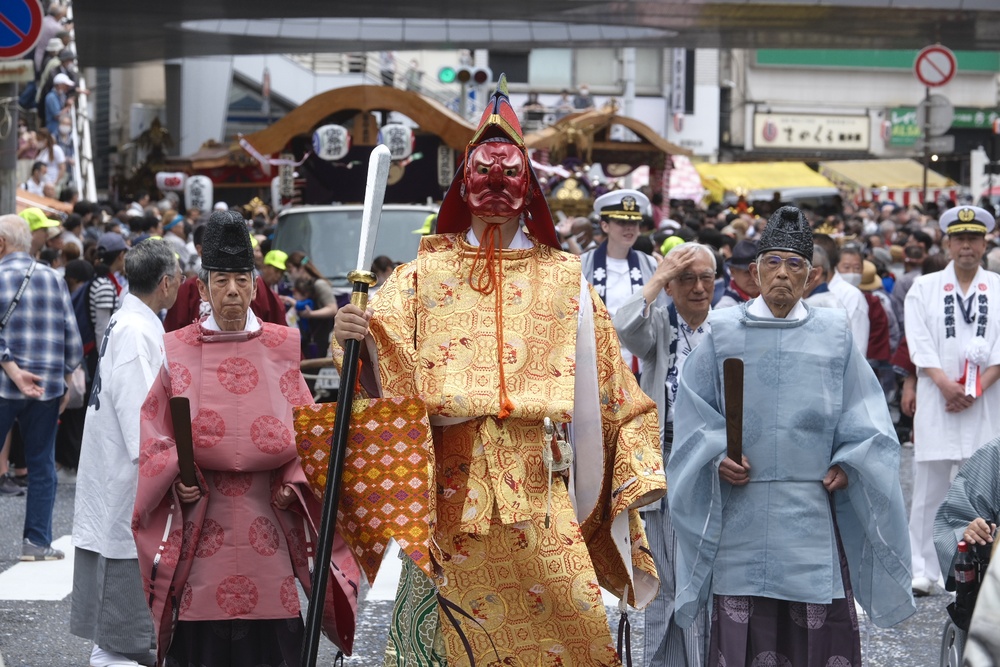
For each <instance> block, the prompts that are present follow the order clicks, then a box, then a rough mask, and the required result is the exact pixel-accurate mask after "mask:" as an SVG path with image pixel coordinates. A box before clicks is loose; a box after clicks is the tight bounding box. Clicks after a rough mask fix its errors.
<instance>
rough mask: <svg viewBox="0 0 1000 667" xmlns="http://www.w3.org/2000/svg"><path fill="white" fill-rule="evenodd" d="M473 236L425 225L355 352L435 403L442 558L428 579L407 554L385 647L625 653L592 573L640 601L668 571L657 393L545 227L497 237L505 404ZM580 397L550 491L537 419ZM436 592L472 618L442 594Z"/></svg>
mask: <svg viewBox="0 0 1000 667" xmlns="http://www.w3.org/2000/svg"><path fill="white" fill-rule="evenodd" d="M476 251H477V249H476V248H475V247H473V246H471V245H470V244H468V243H467V242H466V241H465V239H464V238H461V237H459V236H456V235H440V236H431V237H427V238H425V239H424V240H423V241H422V243H421V247H420V252H419V255H418V258H417V259H416V260H414V261H413V262H411V263H409V264H407V265H405V266H402V267H400V268H399V269H397V270H396V272H395V273H394V274H393V275H392V276H391V277H390V278H389V280H388V281H386V283H385V284H384V285H383V286H382V287H381V288H380V290H379V292H378V293H377V295H376V296H375V297H374V298H373V300H372V302H371V308H372V309H373V310H374V317H373V318H372V321H371V328H370V334H371V336H370V338H368V339H367V340H366V344H365V345H363V346H362V350H363V351H362V356H363V358H365V359H366V361H369V362H374V364H375V365H376V366H377V368H378V374H377V379H376V381H377V382H378V384H379V386H378V387H377V390H378V391H380V392H381V395H383V396H419V397H421V398H422V399H423V400H424V401H425V402H426V404H427V410H428V413H429V415H430V419H431V424H432V426H433V440H434V449H435V452H434V456H435V462H436V466H435V468H436V470H435V474H436V480H434V481H435V482H436V488H437V498H436V505H437V516H436V524H435V526H434V527H433V544H432V547H431V550H432V554H433V556H434V559H435V561H436V565H437V567H438V568H439V572H440V574H439V576H438V577H437V578H436V580H435V581H434V582H430V581H428V580H427V578H426V576H425V575H423V574H422V573H421V572H420V571H419V570H418V569H417V568H416V567H414V566H412V564H410V563H408V562H406V563H405V564H404V577H403V581H402V582H401V584H400V593H399V595H397V606H396V612H395V614H394V618H393V625H392V629H391V630H390V638H389V646H388V649H387V658H386V664H392V665H408V666H409V665H441V664H448V665H452V666H454V665H467V664H469V661H468V658H467V657H466V656H467V651H466V649H465V648H464V647H463V641H462V635H464V636H465V637H466V638H467V639H468V641H469V643H470V644H471V646H472V651H473V653H474V656H475V661H476V664H477V665H487V664H503V665H508V664H510V665H515V664H516V665H576V666H580V667H582V666H586V665H620V664H621V663H620V661H619V659H618V657H617V655H616V652H615V649H614V646H613V644H612V641H611V636H610V632H609V629H608V621H607V616H606V611H605V606H604V603H603V601H602V599H601V593H600V588H599V586H604V587H605V588H607V589H609V590H610V591H612V592H614V593H615V594H617V595H619V596H622V595H626V594H627V596H628V600H629V601H630V602H631V603H632V604H634V605H637V606H644V605H645V604H646V603H648V602H649V601H650V600H652V599H653V597H654V596H655V594H656V590H657V588H658V586H659V582H658V580H657V578H656V573H655V566H654V564H653V560H652V558H651V557H650V554H649V550H648V547H647V545H646V538H645V533H644V532H643V528H642V522H641V520H640V518H639V514H638V512H637V508H638V507H639V506H642V505H645V504H648V503H650V502H653V501H655V500H656V499H658V498H659V497H661V496H662V495H663V494H664V489H665V479H664V476H663V464H662V458H661V454H660V447H659V437H658V427H657V419H656V408H655V406H654V403H653V401H651V400H650V399H649V398H648V397H647V396H646V395H645V394H643V393H642V392H641V391H640V389H639V387H638V385H637V384H636V382H635V379H634V377H633V375H632V373H631V372H630V371H629V370H628V369H627V368H626V367H625V366H624V364H623V362H622V357H621V354H620V352H619V344H618V338H617V336H616V334H615V331H614V329H613V327H612V325H611V321H610V318H609V317H608V314H607V311H606V310H605V309H604V305H603V303H602V301H601V300H600V299H599V298H597V296H596V294H595V293H594V292H593V289H592V288H591V287H590V286H589V285H587V284H586V283H585V282H582V280H581V273H580V262H579V260H578V259H577V258H576V257H574V256H572V255H569V254H566V253H562V252H559V251H556V250H554V249H552V248H550V247H548V246H543V245H539V244H536V245H535V246H534V247H532V248H529V249H524V250H503V251H502V253H500V256H501V260H500V261H501V262H502V272H501V275H502V278H501V281H502V282H501V294H502V299H503V302H502V311H501V312H502V320H501V324H502V327H503V331H502V334H503V342H504V346H503V364H504V375H505V378H506V385H505V386H506V392H507V396H508V397H509V399H510V400H511V401H512V402H513V406H514V407H513V411H512V413H511V414H510V416H509V417H507V418H506V419H503V420H501V419H499V418H498V417H497V415H498V413H499V411H500V400H501V399H500V392H499V387H500V373H499V367H498V364H497V357H498V345H497V335H498V332H497V326H498V317H497V312H496V311H497V308H496V303H495V298H496V295H495V294H494V293H493V292H490V293H488V294H481V293H480V292H478V291H475V290H473V289H472V287H471V286H470V284H469V273H470V268H471V266H472V263H473V259H474V257H475V256H476ZM581 299H582V300H583V301H584V302H585V306H586V307H585V308H584V309H583V312H582V313H581ZM581 322H583V323H585V324H584V325H582V326H581ZM578 330H579V332H580V334H581V338H582V340H578ZM588 336H590V337H592V338H590V339H587V337H588ZM335 347H336V346H335ZM584 347H586V349H587V350H589V352H586V351H584V352H583V353H581V349H583V348H584ZM334 354H335V356H337V357H338V358H340V357H341V355H342V352H341V351H340V350H339V349H335V350H334ZM583 358H589V363H584V361H583ZM369 369H370V366H369V367H368V368H364V367H363V369H362V373H361V375H362V378H363V380H362V381H363V382H364V378H365V376H368V378H369V382H370V381H371V380H372V379H375V378H374V377H373V375H374V374H372V373H369V372H368V370H369ZM578 374H579V375H581V376H582V377H585V378H589V389H588V390H586V391H581V388H580V387H581V384H580V383H581V381H583V380H582V379H581V378H578V377H577V375H578ZM584 384H588V383H587V382H584ZM581 393H583V394H587V396H588V397H589V399H590V400H589V401H588V400H581V395H580V394H581ZM575 413H576V414H578V415H579V416H578V417H577V419H576V422H575V423H574V425H573V427H574V428H573V430H574V431H575V433H574V434H573V435H574V437H573V440H574V448H575V465H574V470H573V472H572V473H571V475H570V480H569V482H568V486H569V488H567V482H566V481H565V479H564V477H563V476H561V475H560V474H558V473H557V474H556V475H554V476H553V479H552V484H551V500H549V491H548V489H549V484H548V482H549V475H548V471H547V469H546V467H545V465H544V464H543V461H542V449H543V423H542V422H543V419H544V418H545V417H550V418H551V419H552V420H553V421H554V422H557V423H567V422H572V421H574V414H575ZM588 423H589V425H590V428H588V427H587V426H588ZM584 431H585V432H584ZM583 441H589V442H590V446H589V447H588V446H586V445H585V444H582V443H583ZM574 486H575V487H576V489H575V493H574V489H573V487H574ZM432 488H434V487H432ZM547 515H549V516H550V520H549V522H548V527H547V526H546V516H547ZM578 517H579V518H578ZM616 519H617V520H616ZM626 590H627V593H626ZM435 592H437V593H439V594H440V595H441V596H442V597H443V598H444V600H446V601H447V603H451V604H454V605H457V606H458V607H460V608H461V609H462V610H463V611H464V612H465V613H466V614H468V615H469V616H471V617H473V618H475V619H476V620H477V621H478V626H477V624H476V623H474V622H472V621H471V620H470V619H469V618H467V617H465V616H464V615H462V614H461V613H460V612H455V611H451V612H450V613H449V612H448V611H446V607H447V603H445V606H444V607H440V609H439V608H438V607H439V605H437V604H435V602H434V597H433V594H434V593H435ZM439 614H440V618H439V617H438V615H439ZM450 618H453V619H454V620H449V619H450ZM435 626H437V630H435ZM456 627H460V628H461V630H460V631H459V630H456ZM429 637H435V639H436V641H429V639H428V638H429ZM491 640H492V642H491Z"/></svg>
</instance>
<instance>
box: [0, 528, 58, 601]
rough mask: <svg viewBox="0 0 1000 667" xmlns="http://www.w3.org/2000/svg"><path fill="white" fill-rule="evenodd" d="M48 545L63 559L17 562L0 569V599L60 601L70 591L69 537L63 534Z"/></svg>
mask: <svg viewBox="0 0 1000 667" xmlns="http://www.w3.org/2000/svg"><path fill="white" fill-rule="evenodd" d="M52 546H53V547H54V548H56V549H59V550H60V551H63V552H65V554H66V558H64V559H63V560H49V561H36V562H18V563H17V564H16V565H14V566H13V567H10V568H7V569H6V570H4V571H3V572H0V600H63V599H65V598H66V597H67V596H68V595H69V594H70V593H72V592H73V537H72V536H71V535H64V536H63V537H60V538H59V539H57V540H55V541H53V542H52Z"/></svg>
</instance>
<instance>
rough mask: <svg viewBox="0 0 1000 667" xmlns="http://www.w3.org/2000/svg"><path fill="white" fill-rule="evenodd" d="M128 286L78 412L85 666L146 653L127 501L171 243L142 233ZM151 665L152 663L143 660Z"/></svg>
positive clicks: (171, 285)
mask: <svg viewBox="0 0 1000 667" xmlns="http://www.w3.org/2000/svg"><path fill="white" fill-rule="evenodd" d="M125 270H126V272H127V273H128V275H129V278H130V281H129V282H130V285H131V291H130V292H129V294H128V295H126V296H125V299H124V302H123V303H122V307H121V308H120V309H118V311H116V312H115V313H114V314H113V315H112V316H111V321H110V323H109V325H108V327H107V329H106V330H105V331H104V334H103V341H102V342H101V344H100V347H99V348H98V349H99V350H100V360H99V361H98V370H97V377H96V379H95V382H94V388H93V391H92V393H91V399H90V406H89V408H88V409H87V420H86V426H85V428H84V432H83V444H82V447H81V453H80V467H79V472H78V474H77V485H76V511H75V514H74V518H73V544H74V547H75V549H76V561H75V563H74V568H73V606H72V610H71V612H70V632H72V633H73V634H74V635H76V636H78V637H83V638H85V639H90V640H92V641H93V642H94V649H93V652H92V653H91V657H90V664H91V666H92V667H110V666H114V667H125V666H127V665H134V666H135V667H138V665H139V662H138V660H142V661H144V662H145V663H148V660H149V658H150V650H151V649H154V648H155V646H156V644H155V638H154V634H153V623H152V618H151V616H150V613H149V608H148V607H147V606H146V597H145V594H144V592H143V584H142V578H141V576H140V574H139V561H138V560H137V557H136V548H135V541H134V539H133V537H132V506H133V504H134V502H135V495H136V484H137V482H138V465H139V420H140V417H141V416H142V415H143V414H144V413H145V411H146V410H147V406H146V405H145V404H144V403H143V402H144V400H145V399H146V394H147V393H148V391H149V387H150V386H151V385H152V384H153V380H154V379H156V377H157V375H158V373H159V372H160V367H161V366H162V365H163V324H162V323H161V322H160V319H159V317H158V316H157V313H158V312H159V311H161V310H163V309H165V308H169V307H170V306H172V305H173V303H174V300H175V299H176V298H177V288H178V287H179V286H180V284H181V281H182V280H183V275H182V274H181V272H180V267H179V266H178V264H177V258H176V256H175V255H174V251H173V249H172V248H171V247H170V245H169V244H168V243H167V242H166V241H163V240H160V239H147V240H145V241H143V242H142V243H139V244H137V245H136V246H135V247H134V248H132V249H131V250H129V251H128V252H127V253H126V255H125ZM149 664H152V663H149Z"/></svg>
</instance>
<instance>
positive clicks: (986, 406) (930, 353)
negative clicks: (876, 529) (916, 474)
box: [904, 262, 1000, 461]
mask: <svg viewBox="0 0 1000 667" xmlns="http://www.w3.org/2000/svg"><path fill="white" fill-rule="evenodd" d="M949 286H950V289H949ZM970 290H975V291H977V292H978V293H983V294H985V295H986V296H987V299H988V302H989V306H988V308H989V312H988V317H987V323H986V336H985V338H986V341H987V343H988V345H989V346H990V354H989V360H988V361H987V364H986V365H987V366H994V365H997V364H1000V276H998V275H997V274H995V273H992V272H990V271H986V270H984V269H982V268H980V269H979V271H978V273H976V277H975V278H974V279H973V281H972V283H971V286H970ZM948 294H952V295H956V296H962V295H961V294H960V288H959V285H958V279H957V278H956V276H955V268H954V263H953V262H952V263H949V264H948V266H946V267H945V268H944V270H943V271H938V272H937V273H932V274H930V275H926V276H921V277H920V278H917V279H916V280H915V281H914V283H913V287H911V288H910V291H909V292H908V293H907V295H906V308H905V310H904V313H905V317H906V342H907V345H908V346H909V348H910V359H911V360H912V361H913V364H914V365H915V366H917V411H916V414H915V415H914V418H913V432H914V435H915V436H916V437H915V439H914V458H915V460H916V461H963V460H965V459H967V458H969V457H970V456H972V455H973V453H975V451H976V450H977V449H979V447H980V446H981V445H982V444H983V443H985V442H987V441H988V440H990V439H991V438H994V437H996V435H997V434H998V433H1000V409H998V406H1000V384H994V385H993V386H992V387H990V388H989V389H987V390H986V391H985V392H984V393H983V395H982V396H980V397H979V398H977V399H976V400H975V402H973V404H972V406H971V407H969V408H967V409H965V410H963V411H962V412H954V413H953V412H946V411H945V400H944V396H943V395H942V394H941V390H940V389H938V387H937V385H936V384H934V381H933V380H932V379H931V378H930V376H929V375H927V373H926V372H925V371H924V370H923V369H925V368H940V369H942V370H943V371H944V373H945V375H947V376H948V377H949V378H951V379H953V380H958V379H959V378H960V377H961V376H962V374H963V372H964V367H965V349H966V345H967V343H968V341H969V340H971V339H972V338H973V336H974V335H975V332H976V327H977V324H978V323H979V317H980V316H979V314H978V308H979V305H978V303H974V304H973V312H974V313H975V320H974V321H973V323H972V324H966V322H965V320H964V319H963V317H962V313H961V309H960V308H959V306H958V303H957V301H958V300H957V298H956V303H955V312H954V320H955V336H954V337H951V338H949V337H947V335H946V331H945V312H944V308H945V305H944V298H945V296H946V295H948ZM977 299H978V296H977ZM983 370H985V368H984V369H983Z"/></svg>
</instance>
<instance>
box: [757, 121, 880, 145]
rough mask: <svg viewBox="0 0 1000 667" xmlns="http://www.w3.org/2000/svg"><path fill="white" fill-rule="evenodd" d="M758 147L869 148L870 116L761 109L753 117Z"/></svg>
mask: <svg viewBox="0 0 1000 667" xmlns="http://www.w3.org/2000/svg"><path fill="white" fill-rule="evenodd" d="M753 127H754V132H753V136H754V139H753V144H754V148H755V149H771V148H774V149H784V150H789V149H791V150H811V151H816V150H821V151H822V150H827V151H867V150H868V148H869V143H870V134H871V121H870V119H869V118H868V116H821V115H813V114H776V113H758V114H754V118H753Z"/></svg>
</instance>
